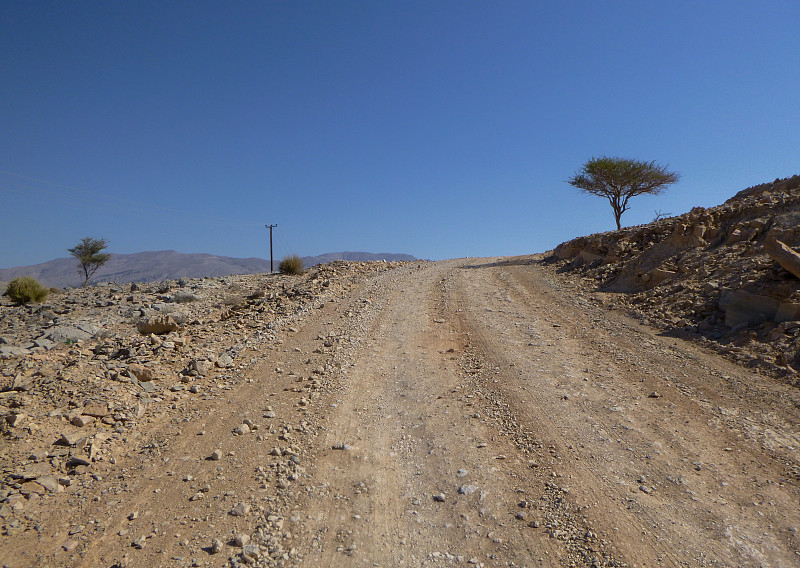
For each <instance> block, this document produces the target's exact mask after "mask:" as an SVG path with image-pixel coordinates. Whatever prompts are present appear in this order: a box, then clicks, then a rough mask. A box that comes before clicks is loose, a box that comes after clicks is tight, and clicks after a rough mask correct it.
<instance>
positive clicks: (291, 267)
mask: <svg viewBox="0 0 800 568" xmlns="http://www.w3.org/2000/svg"><path fill="white" fill-rule="evenodd" d="M278 270H280V271H281V274H302V273H303V261H302V259H301V258H300V257H299V256H297V255H296V254H293V255H291V256H285V257H283V260H282V261H281V263H280V264H279V265H278Z"/></svg>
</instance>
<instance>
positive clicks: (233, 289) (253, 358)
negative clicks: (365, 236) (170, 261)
mask: <svg viewBox="0 0 800 568" xmlns="http://www.w3.org/2000/svg"><path fill="white" fill-rule="evenodd" d="M399 265H400V263H390V262H374V263H356V262H333V263H329V264H325V265H320V266H318V267H316V268H312V269H310V270H308V271H306V273H305V274H304V275H302V276H283V275H278V274H274V275H271V274H256V275H237V276H227V277H222V278H203V279H193V280H188V279H186V280H178V281H168V282H159V283H153V284H135V283H134V284H127V285H116V284H115V285H103V286H90V287H88V288H74V289H68V290H61V291H56V292H54V293H52V294H51V295H50V297H49V298H48V299H47V301H46V302H45V303H43V304H29V305H23V306H16V305H13V304H12V303H11V302H10V301H9V300H8V298H5V297H2V298H0V315H2V317H0V519H3V521H0V534H2V535H9V536H10V535H13V534H16V533H18V532H20V531H24V530H27V529H29V528H31V526H32V525H31V526H29V525H28V524H26V521H25V520H23V519H22V516H21V515H17V514H15V513H16V512H18V509H20V508H22V507H24V504H25V503H26V502H27V501H28V500H30V499H32V498H35V499H38V498H40V496H42V497H43V496H46V495H48V494H52V493H58V492H61V491H63V490H64V488H65V487H67V486H69V485H70V484H72V483H75V478H74V477H73V476H74V474H75V473H76V472H81V471H90V470H91V465H92V464H93V463H97V462H103V461H105V462H109V461H110V463H112V464H113V463H114V456H115V455H119V452H124V451H127V450H126V449H125V448H126V447H128V446H129V444H130V442H131V440H132V439H134V438H135V437H136V436H137V425H138V424H139V422H140V421H142V420H144V419H149V418H148V417H152V416H154V415H158V414H159V413H162V412H164V411H165V410H167V409H168V407H169V405H171V404H173V402H172V400H173V399H172V398H171V396H174V395H177V394H178V393H181V392H182V391H186V393H195V394H196V393H200V394H202V396H204V397H208V396H211V394H212V393H217V392H225V390H227V389H231V388H233V387H232V385H234V384H236V383H237V381H238V380H239V379H238V373H239V371H240V370H242V369H246V368H249V367H250V366H252V365H254V364H255V363H256V362H257V361H258V360H259V353H260V349H262V348H263V346H264V345H266V344H270V343H274V342H275V341H276V339H275V333H276V331H275V330H276V329H277V328H278V327H280V326H291V325H292V322H293V321H295V320H296V319H297V318H300V317H302V316H303V315H304V314H306V313H307V312H309V311H310V310H313V309H315V308H320V307H322V305H323V304H324V303H326V302H336V301H339V299H340V298H341V297H342V296H343V295H344V294H346V292H347V291H348V290H349V289H350V288H352V287H353V286H354V285H355V284H356V283H357V282H359V281H361V280H363V279H365V278H367V277H371V276H373V275H375V274H376V273H379V272H382V271H385V270H391V269H393V268H396V267H398V266H399ZM288 329H289V330H290V331H294V330H293V328H292V327H289V328H288ZM321 339H322V340H323V344H324V345H325V346H330V345H333V343H334V342H336V341H337V340H338V338H337V337H335V334H332V335H331V336H330V337H324V338H321ZM314 373H317V371H314ZM319 373H320V374H315V375H314V377H312V378H311V379H309V381H310V382H309V383H308V386H309V389H310V390H312V391H313V390H314V389H315V388H318V387H319V384H318V381H320V380H322V376H321V375H322V374H323V371H319ZM324 373H327V371H324ZM101 430H102V432H101ZM98 479H99V478H98ZM33 480H36V481H33Z"/></svg>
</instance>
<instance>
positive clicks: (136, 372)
mask: <svg viewBox="0 0 800 568" xmlns="http://www.w3.org/2000/svg"><path fill="white" fill-rule="evenodd" d="M128 374H129V375H132V376H134V377H135V378H136V380H138V381H141V382H149V381H152V380H153V378H154V375H153V370H152V369H149V368H147V367H145V366H144V365H140V364H138V363H131V364H130V365H128Z"/></svg>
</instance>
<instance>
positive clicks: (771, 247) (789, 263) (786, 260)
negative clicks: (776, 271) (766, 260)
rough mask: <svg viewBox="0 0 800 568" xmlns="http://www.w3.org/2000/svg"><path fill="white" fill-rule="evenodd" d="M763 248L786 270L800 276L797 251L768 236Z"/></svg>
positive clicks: (799, 261)
mask: <svg viewBox="0 0 800 568" xmlns="http://www.w3.org/2000/svg"><path fill="white" fill-rule="evenodd" d="M764 250H765V251H766V252H767V254H768V255H769V256H770V257H771V258H772V260H774V261H775V262H777V263H778V264H780V265H781V266H782V267H783V268H785V269H786V271H787V272H791V273H792V274H794V275H795V276H796V277H798V278H800V253H797V252H796V251H794V250H793V249H791V248H790V247H788V246H786V245H785V244H784V243H782V242H781V241H779V240H778V239H776V238H775V237H768V238H767V239H766V240H765V241H764Z"/></svg>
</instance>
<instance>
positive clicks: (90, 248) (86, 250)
mask: <svg viewBox="0 0 800 568" xmlns="http://www.w3.org/2000/svg"><path fill="white" fill-rule="evenodd" d="M106 247H108V243H107V242H106V240H105V239H93V238H91V237H85V238H84V239H82V240H81V242H79V243H78V244H77V245H76V246H75V247H74V248H71V249H67V251H69V253H70V254H71V255H72V256H74V257H75V258H77V259H78V262H80V271H81V272H82V273H83V276H84V280H83V286H84V287H86V286H88V285H89V278H91V277H92V275H93V274H94V273H95V272H97V269H98V268H100V267H101V266H103V265H104V264H105V263H107V262H108V261H109V260H111V255H110V254H108V253H104V252H101V251H103V250H105V249H106Z"/></svg>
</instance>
